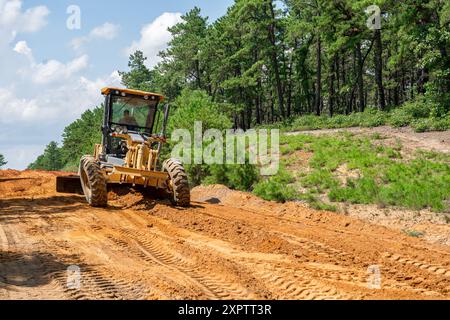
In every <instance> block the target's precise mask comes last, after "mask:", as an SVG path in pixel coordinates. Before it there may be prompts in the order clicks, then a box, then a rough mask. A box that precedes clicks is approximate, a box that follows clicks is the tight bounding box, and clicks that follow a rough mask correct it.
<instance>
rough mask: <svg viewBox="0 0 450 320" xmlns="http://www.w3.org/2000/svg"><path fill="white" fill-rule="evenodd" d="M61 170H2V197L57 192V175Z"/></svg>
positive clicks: (0, 190) (30, 195)
mask: <svg viewBox="0 0 450 320" xmlns="http://www.w3.org/2000/svg"><path fill="white" fill-rule="evenodd" d="M58 175H66V173H61V172H45V171H32V170H27V171H16V170H2V171H0V198H10V197H36V196H43V195H47V194H53V193H56V176H58Z"/></svg>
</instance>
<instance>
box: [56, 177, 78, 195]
mask: <svg viewBox="0 0 450 320" xmlns="http://www.w3.org/2000/svg"><path fill="white" fill-rule="evenodd" d="M56 192H60V193H76V194H79V195H83V194H84V193H83V189H82V188H81V181H80V176H75V175H72V176H61V177H56Z"/></svg>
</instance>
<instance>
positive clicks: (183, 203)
mask: <svg viewBox="0 0 450 320" xmlns="http://www.w3.org/2000/svg"><path fill="white" fill-rule="evenodd" d="M163 168H164V171H166V172H167V173H168V174H169V177H170V182H169V183H170V186H169V187H170V189H171V190H170V192H171V196H172V197H171V201H172V203H173V204H174V205H176V206H180V207H188V206H189V205H190V203H191V192H190V189H189V182H188V178H187V175H186V172H185V171H184V168H183V165H182V164H181V162H179V161H178V160H175V159H169V160H166V161H165V162H164V164H163Z"/></svg>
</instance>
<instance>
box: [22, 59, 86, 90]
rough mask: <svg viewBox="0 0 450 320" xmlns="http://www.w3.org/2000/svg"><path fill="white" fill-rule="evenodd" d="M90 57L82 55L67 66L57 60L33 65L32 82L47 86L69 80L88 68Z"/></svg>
mask: <svg viewBox="0 0 450 320" xmlns="http://www.w3.org/2000/svg"><path fill="white" fill-rule="evenodd" d="M88 61H89V57H88V56H87V55H82V56H81V57H78V58H75V59H74V60H72V61H70V62H68V63H67V64H64V63H61V62H59V61H57V60H50V61H48V62H46V63H39V64H36V65H32V66H31V69H32V75H33V76H32V80H33V82H34V83H37V84H47V83H51V82H55V81H60V80H67V79H69V78H70V77H71V76H72V75H74V74H75V73H77V72H79V71H81V70H83V69H85V68H86V67H87V66H88Z"/></svg>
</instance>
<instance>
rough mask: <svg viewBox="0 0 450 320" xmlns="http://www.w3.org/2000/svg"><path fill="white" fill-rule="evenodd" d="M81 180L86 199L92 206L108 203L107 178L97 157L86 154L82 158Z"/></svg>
mask: <svg viewBox="0 0 450 320" xmlns="http://www.w3.org/2000/svg"><path fill="white" fill-rule="evenodd" d="M79 171H80V180H81V187H82V188H83V192H84V195H85V197H86V201H87V202H88V203H89V205H90V206H92V207H106V206H107V205H108V190H107V183H106V178H105V176H104V175H103V173H102V170H101V168H100V166H99V165H98V163H97V162H96V161H95V158H94V157H92V156H84V157H82V158H81V160H80V169H79Z"/></svg>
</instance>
